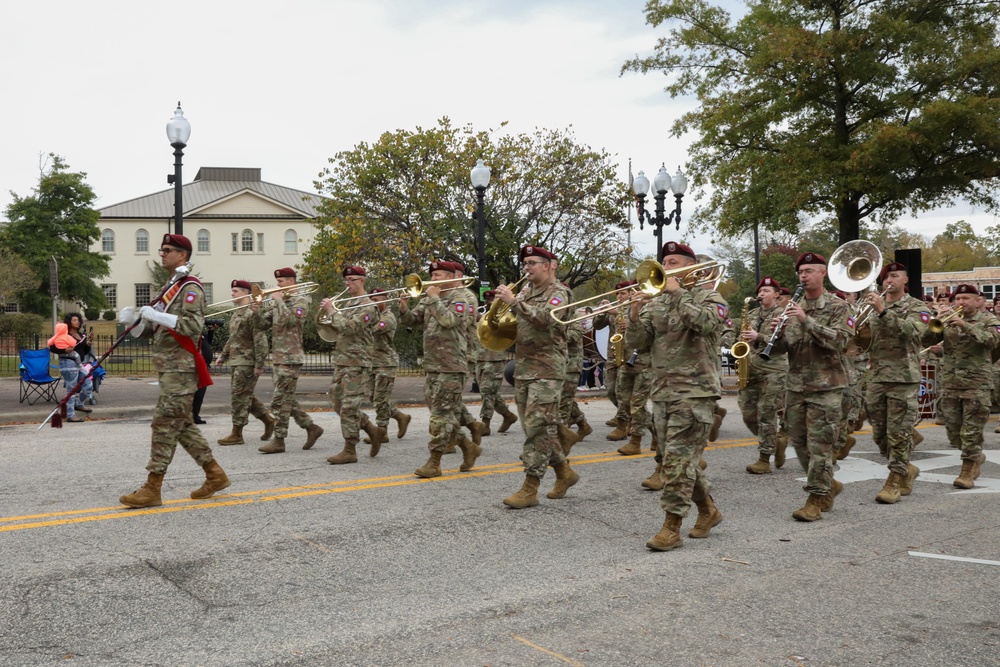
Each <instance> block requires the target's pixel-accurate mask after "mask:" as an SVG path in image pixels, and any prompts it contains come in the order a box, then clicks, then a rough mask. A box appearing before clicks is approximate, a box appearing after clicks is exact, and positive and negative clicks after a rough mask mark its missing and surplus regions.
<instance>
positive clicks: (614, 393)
mask: <svg viewBox="0 0 1000 667" xmlns="http://www.w3.org/2000/svg"><path fill="white" fill-rule="evenodd" d="M604 327H608V340H609V341H610V340H611V338H612V337H613V336H614V335H615V334H621V335H622V336H624V335H625V331H626V330H627V329H628V306H619V307H618V308H616V309H614V310H612V311H609V312H606V313H599V314H598V315H595V316H594V331H597V330H599V329H603V328H604ZM623 344H625V343H624V342H623ZM625 359H626V360H627V359H628V352H626V353H625ZM620 370H621V369H620V368H619V366H618V364H617V362H616V361H615V355H614V354H613V353H612V352H611V343H610V342H609V343H608V359H607V361H606V362H605V363H604V386H605V387H607V389H608V400H610V401H611V403H612V405H614V406H615V407H616V408H618V412H617V413H616V414H615V418H616V419H618V421H619V422H620V423H622V424H624V423H625V422H626V421H628V406H626V405H625V403H624V402H623V401H619V400H618V373H619V371H620Z"/></svg>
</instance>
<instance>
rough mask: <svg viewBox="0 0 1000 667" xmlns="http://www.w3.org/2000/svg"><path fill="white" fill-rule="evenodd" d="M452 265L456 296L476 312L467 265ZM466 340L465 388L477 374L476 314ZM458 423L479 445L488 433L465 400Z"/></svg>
mask: <svg viewBox="0 0 1000 667" xmlns="http://www.w3.org/2000/svg"><path fill="white" fill-rule="evenodd" d="M451 265H452V267H454V269H455V280H456V283H455V285H456V286H455V287H454V288H452V289H455V290H457V291H459V294H457V295H455V298H459V296H461V297H462V298H464V299H465V303H466V305H467V306H468V308H469V310H470V311H471V312H472V313H476V309H477V308H478V306H479V299H477V298H476V295H475V294H473V293H472V290H470V289H469V288H468V287H464V286H463V278H464V276H465V265H464V264H462V263H461V262H456V261H452V262H451ZM465 340H466V341H467V343H468V346H469V347H468V350H466V357H465V358H466V361H467V362H468V366H467V368H466V373H465V378H464V379H463V380H462V387H463V389H464V388H465V384H466V383H467V382H468V379H469V377H470V376H471V377H475V376H476V353H477V351H478V348H479V345H478V343H477V341H478V337H477V336H476V318H475V317H474V316H473V317H470V318H469V323H468V330H467V331H466V332H465ZM458 423H459V424H461V425H462V426H464V427H465V428H467V429H469V437H470V438H471V439H472V442H474V443H475V444H476V446H477V447H479V446H480V445H481V444H482V442H483V436H484V435H485V434H486V424H484V423H482V422H481V421H478V420H477V419H475V418H474V417H473V416H472V413H471V412H469V408H468V407H466V405H465V402H464V401H461V402H459V416H458ZM454 452H455V444H454V443H452V444H451V445H449V447H448V448H447V450H446V451H445V453H446V454H452V453H454Z"/></svg>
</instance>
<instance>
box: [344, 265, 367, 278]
mask: <svg viewBox="0 0 1000 667" xmlns="http://www.w3.org/2000/svg"><path fill="white" fill-rule="evenodd" d="M340 275H342V276H344V277H345V278H346V277H347V276H367V275H368V273H367V272H366V271H365V270H364V269H363V268H362V267H360V266H345V267H344V270H343V271H341V272H340Z"/></svg>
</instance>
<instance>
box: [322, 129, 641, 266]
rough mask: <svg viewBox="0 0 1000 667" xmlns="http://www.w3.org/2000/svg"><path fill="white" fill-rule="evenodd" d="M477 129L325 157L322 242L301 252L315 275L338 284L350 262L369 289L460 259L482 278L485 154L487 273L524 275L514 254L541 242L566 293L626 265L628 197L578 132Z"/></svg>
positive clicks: (395, 136) (413, 135) (399, 137)
mask: <svg viewBox="0 0 1000 667" xmlns="http://www.w3.org/2000/svg"><path fill="white" fill-rule="evenodd" d="M502 127H503V126H501V129H500V130H496V131H489V132H486V131H480V132H476V131H474V130H473V129H472V128H471V127H469V126H466V127H463V128H456V127H453V126H452V124H451V122H450V121H449V120H448V119H447V118H442V119H441V120H440V121H438V123H437V125H436V126H435V127H432V128H428V129H424V128H421V127H417V128H416V129H414V130H396V131H395V132H386V133H384V134H383V135H382V136H380V137H379V138H378V140H377V141H375V142H374V143H367V142H362V143H360V144H358V145H357V146H355V147H354V148H353V149H352V150H349V151H344V152H341V153H338V154H336V155H335V156H334V157H333V158H330V160H329V165H328V166H327V167H326V168H325V169H324V170H323V171H322V172H321V173H320V175H319V180H318V181H316V183H315V185H316V188H317V190H318V191H319V192H320V193H321V194H323V195H324V196H325V199H324V201H323V202H322V203H321V204H320V215H319V216H318V218H317V219H316V225H317V227H318V233H317V235H316V240H315V242H314V244H313V246H312V248H311V249H310V251H309V252H308V253H307V254H306V257H305V261H306V267H307V272H308V273H309V276H310V279H312V280H316V281H317V282H320V283H322V284H324V285H338V284H339V283H340V270H341V268H342V267H343V266H345V265H347V264H361V265H364V266H365V267H366V268H367V269H368V270H369V273H370V275H373V276H374V280H373V281H372V282H374V283H377V284H382V285H388V286H399V285H401V284H402V277H403V276H404V275H405V274H407V273H411V272H421V273H424V272H425V271H426V268H425V267H426V265H427V263H428V261H429V260H430V259H431V258H438V259H458V260H460V261H462V262H463V263H464V264H465V265H466V267H467V269H468V271H467V273H468V274H469V275H476V274H477V269H478V267H477V266H476V258H477V255H478V253H477V245H476V244H477V230H478V226H477V223H476V221H475V203H476V192H475V190H474V189H473V188H472V185H471V183H470V181H469V172H470V170H471V169H472V167H473V166H474V165H475V164H476V161H477V160H478V159H480V158H482V159H483V160H484V161H485V163H486V164H487V165H488V166H489V167H490V169H491V172H492V174H491V179H490V185H489V188H488V189H487V190H486V199H485V201H486V209H485V211H486V213H485V216H486V217H485V219H486V249H485V255H486V267H485V268H486V271H485V274H486V277H487V280H488V281H489V282H490V284H491V285H497V284H499V283H501V282H509V281H512V280H514V279H516V278H517V277H518V274H519V269H518V267H517V260H516V257H517V252H518V249H519V248H520V247H521V246H522V245H525V244H529V243H535V244H538V245H543V246H545V247H546V248H548V249H550V250H552V251H553V252H555V253H556V254H557V255H558V256H559V257H560V263H559V271H558V273H559V276H560V278H561V279H562V280H566V281H567V282H568V283H569V284H570V285H571V286H575V285H578V284H581V283H583V282H585V281H587V280H588V279H590V278H591V277H593V276H595V275H598V274H599V272H601V271H602V270H605V269H607V268H608V267H615V266H618V267H624V266H625V262H626V260H627V257H628V254H629V252H630V248H629V247H628V244H627V240H626V233H625V232H626V230H627V228H628V222H627V220H626V218H625V214H624V211H625V210H626V209H625V207H626V206H627V205H628V201H629V200H628V197H627V193H626V191H625V188H624V186H623V185H622V184H621V183H619V182H618V180H617V178H616V175H615V166H614V165H613V164H612V162H611V157H610V156H609V155H608V154H607V153H606V152H605V151H603V150H595V149H592V148H590V147H589V146H585V145H581V144H580V143H578V142H577V140H576V138H575V137H574V135H573V134H572V132H571V131H568V130H566V131H562V130H544V129H538V130H536V131H535V132H533V133H532V134H518V135H511V134H505V133H503V132H502Z"/></svg>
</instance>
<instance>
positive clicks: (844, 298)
mask: <svg viewBox="0 0 1000 667" xmlns="http://www.w3.org/2000/svg"><path fill="white" fill-rule="evenodd" d="M833 295H834V296H835V297H837V298H838V299H840V300H842V301H847V295H846V294H844V293H843V292H842V291H841V290H836V291H835V292H834V293H833Z"/></svg>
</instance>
